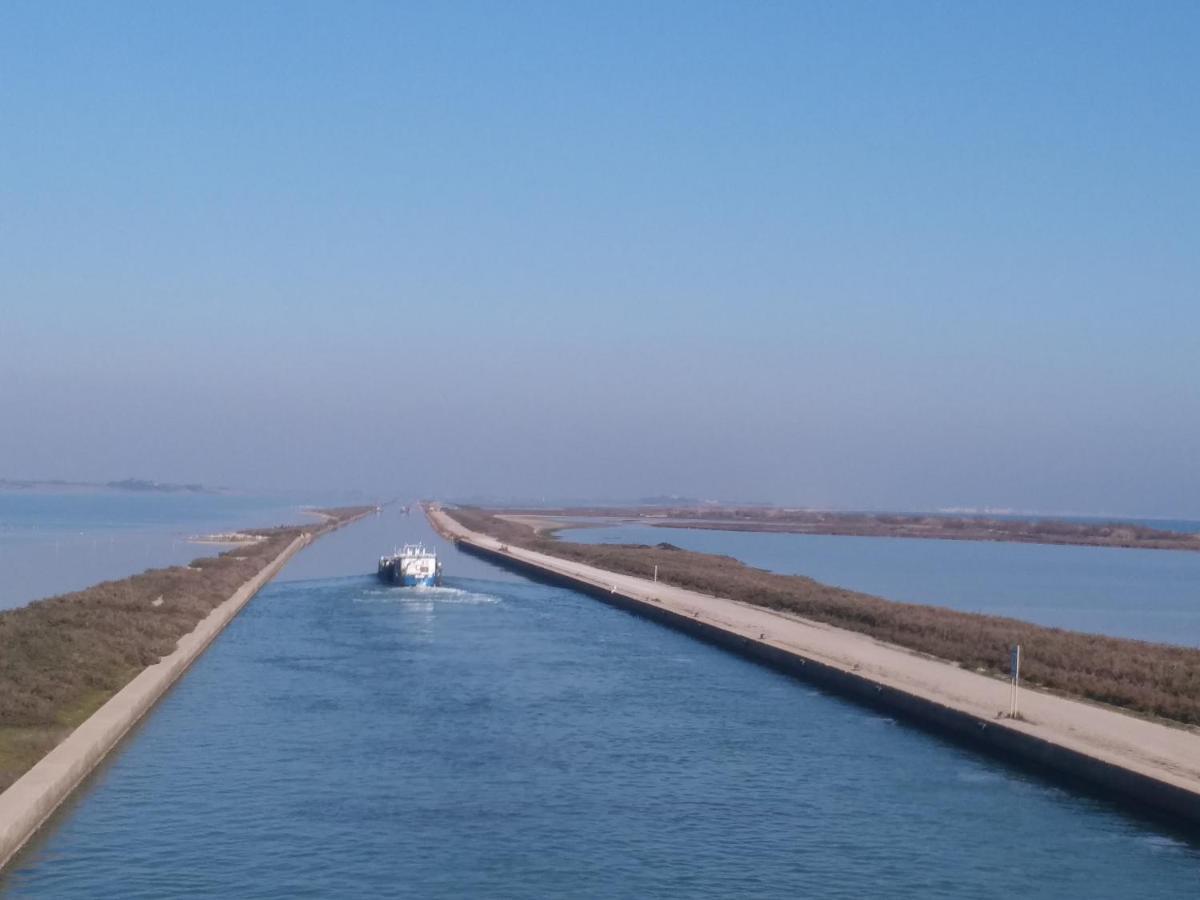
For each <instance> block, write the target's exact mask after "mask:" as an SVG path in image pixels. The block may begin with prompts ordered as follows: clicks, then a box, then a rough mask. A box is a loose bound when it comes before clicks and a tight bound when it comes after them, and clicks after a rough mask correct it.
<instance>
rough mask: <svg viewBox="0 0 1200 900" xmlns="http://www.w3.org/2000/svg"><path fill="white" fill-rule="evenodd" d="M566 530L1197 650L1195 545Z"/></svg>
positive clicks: (567, 535) (578, 536)
mask: <svg viewBox="0 0 1200 900" xmlns="http://www.w3.org/2000/svg"><path fill="white" fill-rule="evenodd" d="M1178 524H1179V526H1180V527H1190V526H1194V524H1195V523H1178ZM560 537H561V538H562V539H563V540H568V541H578V542H580V543H618V544H620V543H627V544H657V543H659V542H662V541H665V542H667V543H671V544H675V545H676V546H678V547H683V548H685V549H687V550H696V551H699V552H701V553H720V554H725V555H728V556H733V557H735V558H737V559H740V560H741V561H742V562H745V563H746V564H747V565H751V566H757V567H758V568H762V569H769V570H770V571H772V572H782V573H785V574H789V575H807V576H809V577H810V578H815V579H816V580H817V581H822V582H824V583H826V584H834V585H837V586H839V587H844V588H850V589H851V590H856V591H864V592H866V593H868V594H875V595H877V596H880V597H885V598H886V599H888V600H901V601H904V602H908V603H929V604H932V605H935V606H948V607H950V608H952V609H961V610H965V611H967V612H980V613H989V614H992V615H998V616H1011V617H1013V618H1016V619H1023V620H1025V621H1028V622H1037V623H1038V624H1040V625H1049V626H1051V627H1055V628H1069V629H1073V630H1075V631H1089V632H1095V633H1099V634H1109V635H1114V636H1116V637H1129V638H1135V639H1137V640H1143V641H1161V642H1165V643H1173V644H1184V645H1188V646H1192V647H1200V553H1190V552H1181V551H1170V550H1125V549H1119V548H1109V547H1067V546H1050V545H1044V544H1005V543H991V542H985V541H934V540H922V539H919V538H876V537H845V536H841V535H808V534H769V533H762V532H749V531H707V530H700V529H685V528H658V527H654V526H651V525H618V526H605V527H597V528H577V529H570V530H567V531H564V532H560Z"/></svg>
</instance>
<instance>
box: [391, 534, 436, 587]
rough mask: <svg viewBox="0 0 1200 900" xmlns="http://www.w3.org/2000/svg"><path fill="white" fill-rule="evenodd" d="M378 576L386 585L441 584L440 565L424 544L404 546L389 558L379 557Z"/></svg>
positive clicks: (418, 585)
mask: <svg viewBox="0 0 1200 900" xmlns="http://www.w3.org/2000/svg"><path fill="white" fill-rule="evenodd" d="M378 574H379V580H380V581H386V582H387V583H388V584H400V585H404V586H405V587H436V586H437V585H439V584H441V583H442V564H441V563H440V562H438V558H437V552H436V551H434V550H429V549H426V547H425V545H424V544H405V545H404V546H403V547H401V548H400V549H399V550H397V551H396V552H395V553H393V554H392V555H391V556H381V557H379V572H378Z"/></svg>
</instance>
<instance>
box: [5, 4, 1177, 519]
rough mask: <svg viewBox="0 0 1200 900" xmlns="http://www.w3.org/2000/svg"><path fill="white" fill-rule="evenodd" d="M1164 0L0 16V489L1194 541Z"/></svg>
mask: <svg viewBox="0 0 1200 900" xmlns="http://www.w3.org/2000/svg"><path fill="white" fill-rule="evenodd" d="M1197 37H1200V7H1197V6H1196V5H1194V4H1187V3H1174V4H1172V3H1163V4H1156V5H1155V6H1154V7H1153V8H1149V9H1147V8H1142V7H1138V6H1136V5H1134V4H1121V3H1100V4H1091V5H1088V6H1086V7H1080V6H1077V5H1071V4H1065V3H1063V4H1044V3H1015V4H1008V5H1005V6H1003V7H995V8H985V7H966V6H960V5H956V4H949V3H946V4H938V3H922V4H882V3H880V4H873V3H862V4H829V5H823V6H821V5H804V6H801V5H798V4H797V5H787V4H783V5H778V6H746V5H740V4H720V3H714V4H708V3H703V4H696V3H661V4H655V5H653V6H651V7H646V6H645V5H642V4H629V3H616V4H605V5H603V6H602V7H583V6H567V5H559V4H548V3H547V4H520V5H513V6H510V7H505V8H503V10H502V12H501V11H499V8H497V7H489V6H484V5H475V4H462V5H453V6H450V5H446V6H442V5H435V6H433V7H400V6H395V5H391V4H378V5H376V4H370V3H366V4H355V5H352V6H342V5H333V4H327V5H325V4H307V3H296V4H255V5H253V6H249V7H247V6H243V5H239V4H228V3H213V4H205V5H201V6H194V7H188V6H170V7H166V6H158V5H154V4H141V5H139V4H130V5H128V6H123V7H121V9H120V11H117V10H114V9H110V8H106V7H78V6H70V5H63V6H58V5H54V4H45V3H10V4H5V6H4V8H3V9H0V171H2V172H3V175H4V177H3V178H0V234H2V235H3V240H0V292H2V295H3V297H4V300H3V306H2V313H3V314H2V316H0V478H15V479H19V478H62V479H68V480H80V481H100V482H103V481H109V480H119V479H122V478H127V477H137V478H149V479H155V480H159V481H170V482H179V483H188V482H200V483H205V484H212V485H226V486H230V487H235V488H239V489H245V490H301V489H311V490H313V491H322V492H324V491H343V490H358V491H362V492H365V493H367V494H371V495H382V496H390V495H402V496H428V497H456V498H465V497H470V496H492V497H497V498H503V497H514V498H515V497H524V498H538V497H545V498H551V499H554V498H560V499H561V498H595V499H601V498H610V499H613V500H627V499H632V498H638V497H645V496H654V495H665V494H679V495H683V496H689V497H697V498H715V499H727V500H729V499H741V500H756V501H761V502H773V503H778V504H782V505H805V506H815V507H830V508H855V509H895V510H933V509H940V508H949V507H971V508H983V507H994V508H1011V509H1020V510H1037V511H1046V512H1056V511H1057V512H1074V513H1092V514H1097V515H1128V516H1135V515H1136V516H1147V517H1149V516H1156V517H1163V518H1172V517H1177V518H1200V480H1198V479H1197V478H1196V477H1195V474H1194V469H1195V460H1196V459H1198V458H1200V371H1198V370H1197V348H1198V342H1197V338H1196V335H1197V334H1200V302H1198V298H1197V291H1196V286H1197V284H1200V277H1198V276H1200V248H1198V247H1197V241H1196V236H1197V235H1198V234H1200V169H1197V167H1196V164H1195V158H1196V149H1197V147H1198V146H1200V95H1198V94H1197V92H1196V91H1195V85H1196V83H1197V81H1198V78H1200V62H1197V59H1196V57H1195V53H1194V46H1195V41H1196V39H1197Z"/></svg>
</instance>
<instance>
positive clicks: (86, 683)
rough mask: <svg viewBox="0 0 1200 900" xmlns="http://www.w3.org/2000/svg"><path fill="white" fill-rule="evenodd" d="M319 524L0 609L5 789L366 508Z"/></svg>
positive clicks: (337, 513) (0, 782)
mask: <svg viewBox="0 0 1200 900" xmlns="http://www.w3.org/2000/svg"><path fill="white" fill-rule="evenodd" d="M324 512H325V513H326V514H327V515H329V516H331V518H328V519H326V520H325V521H324V522H322V523H321V524H319V525H307V526H296V527H281V528H266V529H255V530H252V531H250V532H249V533H251V534H256V535H261V536H263V537H264V538H265V540H262V541H259V542H257V543H253V544H243V545H240V546H238V547H234V548H232V549H230V550H227V551H225V552H224V553H222V554H220V555H219V556H213V557H204V558H201V559H197V560H194V561H193V562H192V563H191V565H190V566H172V567H171V568H169V569H150V570H147V571H145V572H143V573H142V574H140V575H134V576H132V577H130V578H124V579H121V580H120V581H105V582H102V583H101V584H97V585H94V586H93V587H90V588H87V589H86V590H82V591H76V592H74V593H71V594H63V595H62V596H59V597H50V598H48V599H45V600H38V601H36V602H34V603H31V604H29V605H28V606H24V607H21V608H19V609H11V610H6V611H4V612H0V790H2V789H3V788H5V787H7V786H8V785H9V784H11V783H12V782H13V781H15V780H16V779H17V778H18V777H20V775H21V774H22V773H23V772H25V771H26V770H27V769H28V768H29V767H30V766H32V765H33V764H34V763H35V762H37V761H38V760H39V759H40V758H41V757H42V756H43V755H45V753H46V752H47V751H49V750H50V749H51V748H53V747H54V746H55V745H56V744H57V743H58V742H59V741H60V740H62V738H63V737H65V736H66V735H67V734H68V733H69V732H70V731H71V730H72V729H73V728H75V727H76V726H77V725H79V724H80V723H81V722H82V721H83V720H84V719H86V718H87V717H88V716H89V715H91V714H92V712H94V711H95V710H96V709H97V708H99V707H100V706H101V705H102V704H103V703H104V702H105V701H106V700H107V699H108V698H109V697H111V696H112V695H113V694H115V693H116V692H117V691H119V690H120V689H121V688H122V687H124V686H125V685H126V684H127V683H128V682H129V681H130V680H131V679H132V678H133V677H134V676H135V675H137V674H138V673H139V672H141V671H142V669H144V668H145V667H146V666H148V665H151V664H153V663H156V662H158V660H159V659H161V658H162V657H163V656H166V655H168V654H169V653H171V652H172V651H173V650H174V649H175V645H176V642H177V641H178V640H179V639H180V638H181V637H183V636H184V635H186V634H187V633H188V632H190V631H191V630H192V629H194V628H195V627H196V625H197V624H198V623H199V622H200V620H201V619H203V618H204V617H205V616H207V615H208V614H209V613H210V612H212V610H213V609H214V608H215V607H217V606H218V605H219V604H221V603H222V602H224V601H225V600H227V599H228V598H229V597H230V596H231V595H232V594H233V593H235V592H236V591H237V589H238V588H239V587H241V586H242V585H243V584H244V583H245V582H247V581H249V580H250V579H251V578H253V577H254V576H255V575H257V574H258V573H259V571H261V570H262V569H263V568H264V567H265V566H266V565H267V564H268V563H270V562H271V560H273V559H274V558H275V557H276V556H278V555H279V554H280V553H281V552H282V551H283V550H284V549H285V548H286V547H287V546H288V544H290V543H291V542H292V541H293V540H295V539H296V538H297V537H299V536H300V535H301V534H304V533H305V532H308V533H312V534H319V533H322V532H324V531H326V530H329V529H331V528H336V527H338V526H339V525H342V524H345V523H346V522H347V521H349V520H351V519H353V518H355V517H356V516H358V515H360V514H361V513H363V512H365V510H363V509H361V508H342V509H337V510H324Z"/></svg>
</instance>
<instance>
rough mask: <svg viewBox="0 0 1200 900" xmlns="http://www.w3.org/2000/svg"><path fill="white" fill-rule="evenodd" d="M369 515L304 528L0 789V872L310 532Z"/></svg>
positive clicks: (310, 536)
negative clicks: (172, 646) (165, 651)
mask: <svg viewBox="0 0 1200 900" xmlns="http://www.w3.org/2000/svg"><path fill="white" fill-rule="evenodd" d="M366 515H368V512H366V511H364V512H361V513H358V514H351V515H347V516H346V517H345V518H342V517H336V516H329V517H327V520H326V521H325V522H324V523H321V524H319V525H317V527H316V528H315V529H314V530H312V531H303V532H301V533H300V534H298V535H297V536H296V537H295V538H293V539H292V541H291V542H290V543H289V544H288V545H287V546H286V547H284V548H283V550H282V551H281V552H280V553H278V554H277V555H276V556H275V557H274V558H272V559H271V560H270V561H268V562H267V563H266V565H264V566H263V567H262V568H261V569H259V571H258V572H257V573H255V574H254V575H253V576H252V577H251V578H249V579H248V580H247V581H245V582H244V583H243V584H242V585H241V586H240V587H238V588H237V590H236V591H234V593H233V594H232V595H231V596H229V597H228V598H227V599H226V600H224V601H223V602H222V603H220V604H218V605H217V606H216V607H214V608H213V609H212V610H211V611H210V612H209V613H208V614H207V615H205V616H204V617H203V618H202V619H201V620H200V621H199V622H198V623H197V624H196V626H195V627H194V628H193V629H192V630H191V631H189V632H188V633H186V634H184V635H183V636H182V637H180V638H179V639H178V641H177V642H176V644H175V649H174V650H173V651H172V652H171V653H169V654H168V655H166V656H164V657H162V658H161V659H160V660H159V661H158V662H156V663H153V664H151V665H149V666H146V667H145V668H144V669H142V670H141V671H140V672H139V673H137V674H136V675H134V677H133V678H132V679H131V680H129V681H128V682H127V683H126V684H125V685H124V686H122V687H121V688H120V689H119V690H117V691H116V692H115V693H114V694H113V695H112V696H110V697H109V698H108V699H107V700H106V701H105V702H104V703H103V704H102V705H101V706H100V708H99V709H97V710H95V711H94V712H93V713H92V714H91V715H90V716H88V717H87V718H86V719H85V720H84V721H83V722H82V723H81V724H80V725H79V726H78V727H76V728H75V729H74V730H73V731H71V733H70V734H68V735H67V736H66V737H65V738H63V739H62V740H61V741H59V742H58V743H57V744H56V745H55V746H54V747H53V748H51V749H50V750H49V751H48V752H47V753H45V754H44V755H43V756H42V757H41V758H40V759H39V760H38V761H37V762H36V763H34V765H33V766H32V767H31V768H29V769H28V770H27V771H25V772H24V773H23V774H22V775H21V776H20V777H19V778H17V780H16V781H14V782H13V783H12V784H11V785H10V786H9V787H8V788H7V789H6V790H4V791H3V792H0V870H2V869H4V868H5V867H6V866H7V865H8V864H9V863H10V862H11V861H12V860H13V859H14V858H15V857H16V856H17V854H19V853H20V851H21V848H22V847H24V846H25V845H26V844H27V843H28V842H29V840H30V839H31V838H32V837H33V836H34V835H35V834H37V832H38V830H39V829H40V828H41V827H42V826H43V825H44V824H45V823H46V821H47V820H49V819H50V817H51V816H53V815H54V813H55V812H56V811H57V810H58V808H59V807H60V806H61V805H62V803H63V802H64V801H66V800H67V799H68V798H69V797H70V796H71V795H72V794H73V793H74V791H75V789H76V788H78V787H79V786H80V785H81V784H83V783H84V782H85V781H86V780H87V778H88V776H89V775H90V774H91V773H92V772H93V771H94V770H95V768H96V767H97V766H98V765H99V764H100V763H101V762H102V761H103V760H104V759H105V758H106V757H107V756H108V754H109V753H111V752H112V750H113V749H114V748H116V747H117V746H118V745H119V744H120V742H121V740H122V739H123V738H124V737H125V735H126V734H128V733H129V731H130V730H131V729H132V728H133V727H134V726H135V725H136V724H137V723H138V722H139V721H141V719H142V718H143V717H144V716H145V715H146V714H147V713H149V712H150V711H151V710H152V709H153V708H154V706H155V705H156V704H157V703H158V701H159V700H160V699H161V698H162V697H163V696H164V695H165V694H166V693H167V691H168V690H169V689H170V688H171V687H172V685H174V684H175V683H176V682H177V681H178V680H179V678H180V677H182V676H183V675H184V674H185V673H186V672H187V670H188V669H189V668H190V667H191V665H192V664H193V663H194V662H195V661H196V660H197V659H199V658H200V656H201V655H202V654H203V653H204V651H205V650H206V649H207V648H208V646H209V645H210V644H211V643H212V642H213V641H214V640H215V639H216V638H217V636H219V635H220V634H221V632H222V631H224V630H225V627H226V626H227V625H228V624H229V623H230V622H231V621H233V619H234V618H235V617H236V616H237V614H238V613H239V612H241V610H242V609H243V608H245V606H246V605H247V604H248V603H249V602H250V601H251V600H252V599H253V598H254V597H255V596H256V595H257V594H258V592H259V591H260V590H261V589H262V588H263V586H264V585H266V584H267V583H268V582H269V581H270V580H271V579H272V578H274V577H275V575H277V574H278V573H279V571H280V570H281V569H282V568H283V567H284V566H285V565H286V564H287V562H288V561H289V560H290V559H291V558H292V557H293V556H295V555H296V554H297V553H298V552H299V551H300V550H302V549H303V548H304V547H307V546H308V545H309V544H311V543H312V542H313V541H315V540H316V539H317V538H319V537H322V536H323V535H325V534H327V533H329V532H330V531H333V530H336V529H337V528H341V527H344V526H346V525H349V524H351V523H353V522H356V521H358V520H359V519H361V518H363V517H365V516H366Z"/></svg>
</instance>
